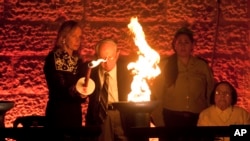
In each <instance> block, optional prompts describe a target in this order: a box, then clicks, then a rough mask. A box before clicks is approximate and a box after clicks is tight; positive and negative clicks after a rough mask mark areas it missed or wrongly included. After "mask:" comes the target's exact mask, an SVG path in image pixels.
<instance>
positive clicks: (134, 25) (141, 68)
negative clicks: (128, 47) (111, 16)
mask: <svg viewBox="0 0 250 141" xmlns="http://www.w3.org/2000/svg"><path fill="white" fill-rule="evenodd" d="M128 28H129V29H130V31H131V33H132V34H133V35H134V37H133V39H134V42H135V45H136V46H137V47H138V49H139V52H138V60H137V61H136V62H131V63H129V64H128V66H127V68H128V69H129V70H131V71H132V73H133V74H134V77H133V81H132V83H131V92H130V93H129V94H128V101H134V102H141V101H150V95H151V91H150V88H149V85H148V83H147V81H148V80H150V79H153V78H155V77H156V76H158V75H159V74H160V73H161V70H160V68H159V67H158V63H159V61H160V55H159V54H158V53H157V52H156V51H155V50H153V49H152V48H151V47H150V46H149V45H148V43H147V41H146V39H145V34H144V32H143V29H142V26H141V25H140V23H139V22H138V19H137V18H136V17H135V18H131V20H130V23H129V24H128Z"/></svg>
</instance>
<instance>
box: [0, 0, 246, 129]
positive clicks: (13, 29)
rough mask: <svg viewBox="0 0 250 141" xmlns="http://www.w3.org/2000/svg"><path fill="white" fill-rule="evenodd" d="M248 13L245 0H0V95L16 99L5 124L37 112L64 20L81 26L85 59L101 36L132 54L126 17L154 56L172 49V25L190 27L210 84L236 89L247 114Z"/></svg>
mask: <svg viewBox="0 0 250 141" xmlns="http://www.w3.org/2000/svg"><path fill="white" fill-rule="evenodd" d="M218 2H220V3H218ZM249 11H250V1H249V0H219V1H218V0H202V1H200V0H122V1H121V0H37V1H35V0H12V1H10V0H0V66H1V67H0V73H1V74H0V78H1V81H0V100H11V101H15V107H14V108H12V109H11V110H10V111H8V112H7V113H6V121H5V123H6V126H7V127H11V126H12V122H13V121H14V119H15V118H16V117H18V116H26V115H32V114H36V115H44V110H45V106H46V102H47V92H48V90H47V87H46V82H45V79H44V74H43V72H42V69H43V64H44V62H43V61H44V57H45V56H46V55H47V53H48V52H49V51H50V50H51V49H52V47H53V45H54V41H55V37H56V33H57V30H58V27H59V25H60V24H61V23H62V22H63V21H64V20H66V19H76V20H80V21H81V23H82V27H83V30H84V36H83V39H82V41H83V44H82V55H83V57H84V58H85V59H90V58H91V57H92V55H93V53H94V52H93V47H94V46H95V44H96V43H97V42H98V41H99V40H101V39H102V38H106V37H111V38H114V39H115V40H117V42H118V45H119V48H120V49H121V51H122V54H123V55H126V54H129V53H131V52H133V51H135V50H136V49H137V48H136V46H135V45H134V43H133V39H132V37H131V36H130V34H129V30H128V28H127V25H128V23H129V22H130V18H131V17H132V16H137V17H138V19H139V22H140V23H141V25H142V26H143V29H144V32H145V34H146V39H147V41H148V43H149V44H150V45H151V47H152V48H154V49H156V50H157V51H158V52H159V53H160V54H161V55H167V54H168V53H169V52H170V51H171V40H172V38H173V34H174V32H175V31H176V29H178V28H179V27H180V26H182V25H184V24H188V25H189V26H190V27H191V29H193V30H194V32H195V39H196V48H195V52H194V53H195V54H196V55H200V56H201V57H204V58H205V59H207V60H208V61H209V63H210V65H211V67H212V69H213V71H214V75H215V79H216V80H217V81H220V80H228V81H230V82H231V83H232V84H233V85H234V86H235V87H236V88H237V90H238V92H239V102H238V105H239V106H241V107H243V108H245V109H247V110H248V111H250V81H249V80H250V59H249V56H250V55H249V53H250V48H249V47H250V28H249V27H250V12H249ZM218 19H219V20H218ZM83 107H84V108H83V110H84V109H85V108H86V105H83Z"/></svg>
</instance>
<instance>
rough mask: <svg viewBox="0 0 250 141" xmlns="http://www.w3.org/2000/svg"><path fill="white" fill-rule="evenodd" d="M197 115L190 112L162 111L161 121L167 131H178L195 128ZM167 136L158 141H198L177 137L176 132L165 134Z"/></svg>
mask: <svg viewBox="0 0 250 141" xmlns="http://www.w3.org/2000/svg"><path fill="white" fill-rule="evenodd" d="M198 118H199V114H197V113H191V112H185V111H183V112H179V111H172V110H168V109H163V120H164V124H165V127H166V128H167V129H169V130H168V131H172V129H173V130H174V131H178V129H180V128H188V127H196V125H197V121H198ZM166 134H167V136H166V137H163V138H160V139H159V140H160V141H198V140H200V138H196V137H187V136H185V137H183V136H181V135H178V132H174V133H173V132H171V133H170V132H169V133H166Z"/></svg>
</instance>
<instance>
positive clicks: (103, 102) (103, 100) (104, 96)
mask: <svg viewBox="0 0 250 141" xmlns="http://www.w3.org/2000/svg"><path fill="white" fill-rule="evenodd" d="M108 83H109V73H108V72H105V73H104V82H103V85H102V89H101V93H100V106H101V109H100V119H101V121H103V120H105V118H106V116H107V108H108Z"/></svg>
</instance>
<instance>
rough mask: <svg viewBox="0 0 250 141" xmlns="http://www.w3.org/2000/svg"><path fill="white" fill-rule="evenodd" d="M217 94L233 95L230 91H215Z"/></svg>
mask: <svg viewBox="0 0 250 141" xmlns="http://www.w3.org/2000/svg"><path fill="white" fill-rule="evenodd" d="M215 95H223V96H231V92H229V91H215Z"/></svg>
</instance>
